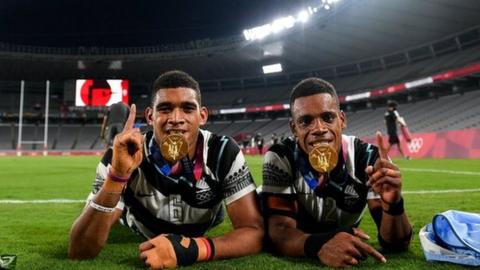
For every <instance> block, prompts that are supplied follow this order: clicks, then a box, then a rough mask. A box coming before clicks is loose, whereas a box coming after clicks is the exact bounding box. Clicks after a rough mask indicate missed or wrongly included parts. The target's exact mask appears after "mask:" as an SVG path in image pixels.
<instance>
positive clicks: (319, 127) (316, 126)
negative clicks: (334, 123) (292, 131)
mask: <svg viewBox="0 0 480 270" xmlns="http://www.w3.org/2000/svg"><path fill="white" fill-rule="evenodd" d="M327 131H328V129H327V125H325V123H324V122H323V121H322V119H321V118H319V117H317V118H315V119H314V120H313V123H312V133H325V132H327Z"/></svg>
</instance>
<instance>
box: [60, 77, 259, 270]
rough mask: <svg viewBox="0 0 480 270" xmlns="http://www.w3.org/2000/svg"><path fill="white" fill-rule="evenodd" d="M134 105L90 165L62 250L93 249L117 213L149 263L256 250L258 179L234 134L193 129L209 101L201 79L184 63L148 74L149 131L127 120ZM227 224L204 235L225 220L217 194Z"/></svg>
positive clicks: (73, 253) (79, 253) (166, 264)
mask: <svg viewBox="0 0 480 270" xmlns="http://www.w3.org/2000/svg"><path fill="white" fill-rule="evenodd" d="M135 113H136V108H135V105H132V106H131V108H130V115H129V118H128V120H127V122H126V124H125V128H124V130H123V132H122V133H120V134H118V135H117V136H116V137H115V140H114V143H113V147H112V148H111V149H109V150H108V151H107V152H106V154H105V155H104V157H103V159H102V160H101V162H100V163H99V165H98V167H97V174H96V178H95V181H94V185H93V191H92V193H91V194H90V196H89V197H88V200H87V201H88V202H87V205H86V207H85V209H84V211H83V212H82V214H81V215H80V217H79V218H78V219H77V220H76V221H75V223H74V224H73V226H72V230H71V235H70V246H69V252H68V254H69V257H70V258H71V259H88V258H93V257H95V256H97V255H98V253H99V252H100V251H101V250H102V248H103V247H104V245H105V244H106V241H107V238H108V235H109V232H110V229H111V227H112V225H113V224H114V223H116V222H117V221H119V220H120V221H121V223H122V224H125V225H127V226H129V227H130V228H131V229H132V230H133V231H134V232H136V233H138V234H140V235H142V236H144V237H145V238H146V239H147V241H145V242H144V243H141V244H140V246H139V250H140V258H141V259H143V260H144V261H145V264H146V265H147V266H149V267H150V268H151V269H162V268H172V267H177V266H183V265H189V264H192V263H194V262H197V261H205V260H213V259H224V258H232V257H239V256H245V255H249V254H254V253H257V252H259V251H260V250H261V248H262V238H263V235H264V231H263V219H262V217H261V215H260V212H259V208H258V205H257V199H256V193H255V184H254V183H253V180H252V177H251V174H250V171H249V169H248V167H247V165H246V163H245V158H244V156H243V154H242V152H241V151H240V149H239V147H238V146H237V144H236V143H235V142H234V141H233V140H232V139H230V138H228V137H226V136H218V135H215V134H212V133H211V132H209V131H206V130H202V129H200V126H201V125H203V124H205V123H206V121H207V117H208V111H207V109H206V108H205V107H202V105H201V94H200V90H199V86H198V83H197V82H196V81H195V80H194V79H193V78H192V77H190V76H189V75H188V74H186V73H184V72H181V71H170V72H167V73H165V74H163V75H161V76H160V77H159V78H158V79H157V80H156V81H155V83H154V89H153V94H152V106H151V107H149V108H147V109H146V111H145V116H146V118H147V122H148V124H149V125H151V126H152V129H153V131H151V132H148V133H146V134H145V135H142V134H140V131H139V130H138V129H135V128H133V125H134V120H135ZM223 203H224V204H225V205H226V211H227V213H228V215H229V218H230V220H231V222H232V225H233V228H234V229H233V230H232V231H230V232H227V233H226V234H225V235H222V236H218V237H215V238H206V237H203V234H204V233H205V232H206V231H207V230H208V229H210V228H212V227H214V226H215V225H218V224H219V223H221V222H222V220H223V217H224V213H223V207H222V204H223Z"/></svg>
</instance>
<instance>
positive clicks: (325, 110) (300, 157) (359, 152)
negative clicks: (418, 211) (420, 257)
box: [261, 78, 412, 267]
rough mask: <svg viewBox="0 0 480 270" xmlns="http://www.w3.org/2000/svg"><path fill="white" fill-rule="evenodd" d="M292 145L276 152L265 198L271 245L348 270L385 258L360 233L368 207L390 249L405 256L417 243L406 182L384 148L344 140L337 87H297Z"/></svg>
mask: <svg viewBox="0 0 480 270" xmlns="http://www.w3.org/2000/svg"><path fill="white" fill-rule="evenodd" d="M290 113H291V120H290V128H291V131H292V133H293V134H294V138H287V139H285V140H283V141H281V142H280V143H278V144H276V145H273V146H272V147H270V149H269V150H268V152H267V153H266V155H265V159H264V163H263V185H262V188H261V198H262V204H263V212H264V213H263V214H264V219H265V222H266V224H267V230H268V239H269V245H270V246H271V247H272V248H273V249H274V250H276V251H277V252H279V253H281V254H283V255H288V256H308V257H314V258H318V259H319V260H320V261H321V262H322V263H323V264H325V265H327V266H330V267H347V266H351V265H356V264H358V263H360V261H361V260H364V259H366V258H367V257H368V256H371V257H373V258H375V259H376V260H378V261H379V262H383V263H385V262H386V259H385V257H384V256H383V255H382V254H381V253H380V252H378V251H377V250H375V249H374V248H373V247H372V246H370V245H369V244H368V243H367V242H366V240H368V239H369V236H368V235H366V234H365V233H364V232H363V231H362V230H360V229H359V228H358V226H359V224H360V221H361V219H362V217H363V215H364V212H365V210H366V208H368V209H369V211H370V214H371V216H372V218H373V220H374V221H375V224H376V225H377V228H378V240H379V242H380V245H381V246H382V248H384V249H385V250H392V251H402V250H406V249H407V248H408V246H409V243H410V239H411V236H412V226H411V225H410V223H409V221H408V219H407V216H406V214H405V209H404V205H403V199H402V196H401V186H402V178H401V174H400V171H399V169H398V167H396V166H395V165H394V164H393V163H392V162H391V161H390V159H389V158H388V156H387V154H386V150H385V147H384V145H383V140H382V135H381V134H377V135H376V136H377V137H376V138H377V144H378V147H376V146H374V145H371V144H368V143H365V142H362V141H361V140H359V139H358V138H355V137H353V136H347V135H343V134H342V132H343V130H344V129H345V127H346V117H345V114H344V113H343V112H342V111H341V110H340V106H339V102H338V97H337V93H336V91H335V89H334V87H333V86H332V85H331V84H330V83H328V82H326V81H324V80H321V79H318V78H308V79H305V80H303V81H301V82H300V83H298V84H297V85H296V86H295V87H294V88H293V90H292V92H291V95H290Z"/></svg>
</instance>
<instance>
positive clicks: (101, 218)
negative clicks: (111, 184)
mask: <svg viewBox="0 0 480 270" xmlns="http://www.w3.org/2000/svg"><path fill="white" fill-rule="evenodd" d="M104 186H105V185H104ZM110 190H111V189H110ZM120 190H121V189H120ZM119 200H120V191H116V192H113V193H112V192H107V191H105V190H104V188H103V187H102V189H101V190H100V191H99V192H98V193H97V195H96V196H95V198H93V199H92V202H93V204H94V205H93V206H95V205H96V206H95V207H92V205H91V204H89V205H88V206H87V208H86V209H85V210H84V211H83V213H82V214H81V215H80V217H79V218H78V219H77V220H76V221H75V223H74V224H73V226H72V230H71V232H70V246H69V250H68V257H69V258H71V259H89V258H93V257H95V256H97V255H98V253H99V252H100V251H101V250H102V248H103V246H105V243H106V241H107V238H108V234H109V232H110V228H111V226H112V225H113V224H114V223H115V222H116V221H117V220H118V218H119V217H120V215H121V213H122V211H120V210H118V209H114V207H115V206H116V205H117V203H118V201H119ZM95 208H97V209H95ZM103 208H105V209H112V210H114V211H113V212H111V213H108V211H105V209H103ZM102 209H103V210H102Z"/></svg>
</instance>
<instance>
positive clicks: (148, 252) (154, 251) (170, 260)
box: [139, 234, 212, 269]
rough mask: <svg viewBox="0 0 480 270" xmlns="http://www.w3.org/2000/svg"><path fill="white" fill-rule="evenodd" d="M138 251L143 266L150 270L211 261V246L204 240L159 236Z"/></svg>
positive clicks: (172, 235) (169, 235) (177, 236)
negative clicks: (143, 263)
mask: <svg viewBox="0 0 480 270" xmlns="http://www.w3.org/2000/svg"><path fill="white" fill-rule="evenodd" d="M139 249H140V258H141V259H142V260H143V261H144V262H145V265H147V266H148V267H150V269H163V268H174V267H177V266H185V265H191V264H193V263H194V262H197V261H204V260H207V259H211V258H209V256H210V255H211V250H212V246H210V244H209V242H208V240H207V239H206V238H189V237H184V236H181V235H176V234H161V235H159V236H157V237H155V238H153V239H150V240H148V241H146V242H143V243H142V244H140V246H139Z"/></svg>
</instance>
